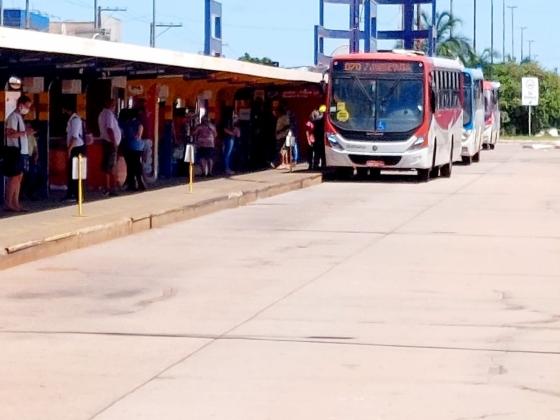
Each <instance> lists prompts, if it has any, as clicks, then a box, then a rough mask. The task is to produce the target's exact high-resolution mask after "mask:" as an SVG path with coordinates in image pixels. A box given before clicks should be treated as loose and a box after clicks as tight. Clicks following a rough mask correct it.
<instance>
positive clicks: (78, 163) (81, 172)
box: [72, 154, 87, 217]
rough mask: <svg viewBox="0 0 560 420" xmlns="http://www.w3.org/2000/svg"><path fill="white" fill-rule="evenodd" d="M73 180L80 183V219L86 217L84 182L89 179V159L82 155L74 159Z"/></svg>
mask: <svg viewBox="0 0 560 420" xmlns="http://www.w3.org/2000/svg"><path fill="white" fill-rule="evenodd" d="M72 179H73V180H76V181H78V217H84V180H85V179H87V158H85V157H84V156H82V155H81V154H80V155H78V157H75V158H74V159H72Z"/></svg>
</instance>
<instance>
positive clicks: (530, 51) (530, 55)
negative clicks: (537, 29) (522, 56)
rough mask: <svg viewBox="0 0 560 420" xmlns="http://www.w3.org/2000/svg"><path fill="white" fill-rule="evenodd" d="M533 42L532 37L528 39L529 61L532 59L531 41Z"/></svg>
mask: <svg viewBox="0 0 560 420" xmlns="http://www.w3.org/2000/svg"><path fill="white" fill-rule="evenodd" d="M534 42H535V41H534V40H532V39H530V40H529V61H532V60H533V53H532V48H533V43H534Z"/></svg>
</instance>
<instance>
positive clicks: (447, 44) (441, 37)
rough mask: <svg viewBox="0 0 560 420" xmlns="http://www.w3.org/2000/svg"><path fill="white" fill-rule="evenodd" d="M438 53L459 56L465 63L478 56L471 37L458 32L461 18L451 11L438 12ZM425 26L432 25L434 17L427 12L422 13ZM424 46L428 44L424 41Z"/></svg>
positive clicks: (450, 56)
mask: <svg viewBox="0 0 560 420" xmlns="http://www.w3.org/2000/svg"><path fill="white" fill-rule="evenodd" d="M435 18H436V19H435V21H436V34H437V37H436V55H438V56H440V57H448V58H459V60H461V61H462V62H463V64H468V63H470V62H472V60H473V58H474V57H475V56H476V54H475V53H474V51H473V49H472V46H471V43H470V41H469V39H468V38H467V37H465V36H463V35H460V34H458V30H459V27H460V25H461V23H462V21H461V19H458V18H456V17H455V16H452V15H451V13H449V12H442V13H436V16H435ZM422 23H423V27H425V28H428V27H430V26H431V25H432V17H431V16H430V15H428V14H427V13H426V12H424V13H422ZM424 48H425V49H426V45H425V43H424Z"/></svg>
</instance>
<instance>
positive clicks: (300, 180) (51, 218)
mask: <svg viewBox="0 0 560 420" xmlns="http://www.w3.org/2000/svg"><path fill="white" fill-rule="evenodd" d="M321 179H322V177H321V175H320V174H317V173H306V172H303V171H300V172H294V173H289V172H287V171H263V172H256V173H251V174H243V175H237V176H232V177H228V178H216V179H213V180H207V181H204V182H197V183H196V185H195V187H194V190H193V193H192V194H190V193H189V191H188V189H187V187H186V186H185V185H182V186H177V187H168V188H163V189H158V190H153V191H146V192H144V193H142V194H133V195H130V194H129V195H124V196H122V197H118V198H112V199H106V200H99V201H94V202H86V203H85V205H84V217H77V214H78V211H77V206H67V207H63V208H57V209H53V210H47V211H42V212H37V213H32V214H25V215H21V216H16V217H10V218H4V219H0V270H2V269H3V268H7V267H12V266H14V265H17V264H22V263H25V262H29V261H34V260H37V259H41V258H45V257H49V256H52V255H56V254H60V253H62V252H67V251H70V250H73V249H78V248H83V247H86V246H90V245H93V244H96V243H101V242H104V241H107V240H111V239H115V238H118V237H122V236H126V235H130V234H133V233H138V232H142V231H144V230H149V229H152V228H157V227H160V226H163V225H166V224H169V223H174V222H177V221H182V220H188V219H191V218H194V217H198V216H200V215H205V214H209V213H213V212H215V211H218V210H223V209H226V208H233V207H237V206H240V205H245V204H247V203H250V202H252V201H254V200H256V199H258V198H266V197H270V196H273V195H276V194H280V193H284V192H287V191H292V190H294V189H299V188H305V187H308V186H310V185H316V184H317V183H320V182H321Z"/></svg>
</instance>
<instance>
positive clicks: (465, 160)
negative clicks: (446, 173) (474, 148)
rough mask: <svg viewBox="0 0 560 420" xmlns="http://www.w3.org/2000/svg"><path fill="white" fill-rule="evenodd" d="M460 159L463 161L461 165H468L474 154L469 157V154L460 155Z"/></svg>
mask: <svg viewBox="0 0 560 420" xmlns="http://www.w3.org/2000/svg"><path fill="white" fill-rule="evenodd" d="M461 160H462V161H463V165H467V166H468V165H470V164H471V163H472V161H473V160H474V156H473V157H470V156H461Z"/></svg>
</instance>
